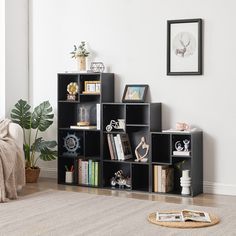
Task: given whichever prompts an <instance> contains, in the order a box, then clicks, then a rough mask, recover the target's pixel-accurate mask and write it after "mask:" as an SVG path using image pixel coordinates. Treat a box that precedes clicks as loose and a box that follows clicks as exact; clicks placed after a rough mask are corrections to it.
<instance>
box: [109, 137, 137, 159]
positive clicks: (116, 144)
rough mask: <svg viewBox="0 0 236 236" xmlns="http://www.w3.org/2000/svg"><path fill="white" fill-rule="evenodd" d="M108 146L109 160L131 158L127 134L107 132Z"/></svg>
mask: <svg viewBox="0 0 236 236" xmlns="http://www.w3.org/2000/svg"><path fill="white" fill-rule="evenodd" d="M107 142H108V148H109V152H110V158H111V160H121V161H124V160H127V159H130V158H132V151H131V146H130V140H129V136H128V134H123V133H122V134H117V135H113V134H107Z"/></svg>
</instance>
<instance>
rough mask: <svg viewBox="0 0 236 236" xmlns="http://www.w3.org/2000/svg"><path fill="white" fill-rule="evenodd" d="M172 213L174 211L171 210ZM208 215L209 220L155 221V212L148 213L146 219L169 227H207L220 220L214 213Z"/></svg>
mask: <svg viewBox="0 0 236 236" xmlns="http://www.w3.org/2000/svg"><path fill="white" fill-rule="evenodd" d="M172 212H173V213H174V212H175V211H172ZM209 216H210V218H211V222H210V223H207V222H194V221H186V222H159V221H156V213H155V212H153V213H150V214H149V215H148V221H149V222H150V223H152V224H156V225H160V226H165V227H171V228H202V227H208V226H212V225H216V224H218V223H219V222H220V219H219V217H218V216H216V215H214V214H210V213H209Z"/></svg>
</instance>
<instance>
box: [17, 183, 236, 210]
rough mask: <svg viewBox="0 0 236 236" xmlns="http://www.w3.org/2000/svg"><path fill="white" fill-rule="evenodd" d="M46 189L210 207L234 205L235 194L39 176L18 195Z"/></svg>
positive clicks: (235, 200)
mask: <svg viewBox="0 0 236 236" xmlns="http://www.w3.org/2000/svg"><path fill="white" fill-rule="evenodd" d="M48 189H57V190H65V191H73V192H85V193H91V194H98V195H112V196H119V197H127V198H135V199H145V200H150V201H163V202H169V203H182V204H192V205H199V206H211V207H222V206H231V205H235V203H236V196H225V195H214V194H201V195H198V196H197V197H194V198H189V197H178V196H173V195H162V194H150V193H140V192H129V191H117V190H108V189H96V188H86V187H78V186H68V185H58V184H57V182H56V179H48V178H40V179H39V182H38V183H36V184H27V185H26V186H25V187H24V188H23V190H22V191H21V193H20V194H19V195H20V196H26V195H29V194H32V193H36V192H40V191H44V190H48Z"/></svg>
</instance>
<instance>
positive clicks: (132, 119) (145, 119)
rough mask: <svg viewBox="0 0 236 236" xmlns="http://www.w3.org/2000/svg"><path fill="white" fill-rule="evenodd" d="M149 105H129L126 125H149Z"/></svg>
mask: <svg viewBox="0 0 236 236" xmlns="http://www.w3.org/2000/svg"><path fill="white" fill-rule="evenodd" d="M149 116H150V114H149V104H139V105H136V104H127V105H126V124H127V125H129V124H138V125H149V120H150V117H149Z"/></svg>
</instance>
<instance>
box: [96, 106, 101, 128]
mask: <svg viewBox="0 0 236 236" xmlns="http://www.w3.org/2000/svg"><path fill="white" fill-rule="evenodd" d="M96 108H97V130H100V129H101V120H100V117H101V105H100V104H97V105H96Z"/></svg>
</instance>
